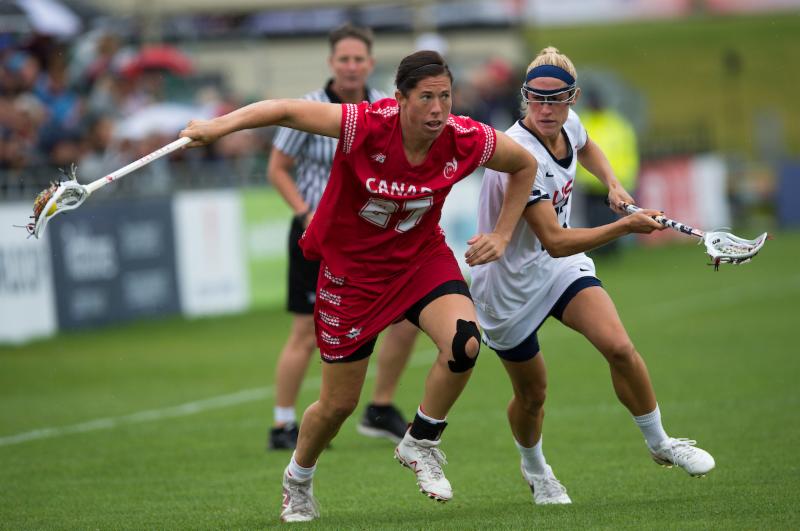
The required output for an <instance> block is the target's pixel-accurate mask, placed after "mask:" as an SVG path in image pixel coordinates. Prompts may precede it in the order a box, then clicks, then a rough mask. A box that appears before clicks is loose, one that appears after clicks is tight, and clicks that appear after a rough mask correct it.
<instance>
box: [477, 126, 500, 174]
mask: <svg viewBox="0 0 800 531" xmlns="http://www.w3.org/2000/svg"><path fill="white" fill-rule="evenodd" d="M481 127H483V132H484V134H485V135H486V142H485V143H484V144H483V154H482V155H481V160H480V162H478V166H483V165H484V164H486V163H487V162H489V159H490V158H492V155H494V150H495V144H496V143H497V138H496V133H495V131H494V128H492V127H490V126H488V125H486V124H484V123H482V124H481Z"/></svg>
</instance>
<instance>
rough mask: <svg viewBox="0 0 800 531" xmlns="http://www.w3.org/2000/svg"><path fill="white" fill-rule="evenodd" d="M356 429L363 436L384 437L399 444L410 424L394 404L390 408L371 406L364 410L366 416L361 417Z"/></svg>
mask: <svg viewBox="0 0 800 531" xmlns="http://www.w3.org/2000/svg"><path fill="white" fill-rule="evenodd" d="M356 429H357V430H358V433H360V434H361V435H366V436H367V437H377V438H381V437H382V438H385V439H389V440H390V441H392V442H393V443H395V444H397V443H399V442H400V441H401V440H402V438H403V436H404V435H405V434H406V431H407V430H408V422H406V420H405V419H404V418H403V415H402V413H400V411H399V410H398V409H397V408H396V407H394V405H392V404H390V405H388V406H376V405H375V404H369V405H368V406H367V409H365V410H364V416H363V417H361V421H360V422H359V423H358V425H357V426H356Z"/></svg>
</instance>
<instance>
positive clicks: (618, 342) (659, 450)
mask: <svg viewBox="0 0 800 531" xmlns="http://www.w3.org/2000/svg"><path fill="white" fill-rule="evenodd" d="M562 321H563V322H564V324H566V325H567V326H569V327H570V328H573V329H575V330H577V331H578V332H580V333H581V334H583V335H584V336H585V337H586V338H587V339H588V340H589V341H590V342H591V343H592V344H593V345H594V346H595V347H596V348H597V350H599V351H600V352H601V353H602V354H603V356H605V358H606V360H607V361H608V364H609V367H610V368H611V381H612V382H613V384H614V390H615V391H616V393H617V397H619V399H620V401H621V402H622V403H623V404H624V405H625V407H627V408H628V411H630V412H631V414H632V415H633V417H634V421H635V422H636V424H637V425H638V426H639V429H641V431H642V434H643V435H644V437H645V440H646V441H647V446H648V448H649V449H650V453H651V455H652V456H653V459H654V460H655V461H656V462H657V463H658V464H661V465H665V466H672V465H678V466H680V467H681V468H683V469H684V470H686V472H688V473H689V474H690V475H692V476H703V475H705V474H706V473H708V472H709V471H711V469H713V468H714V465H715V463H714V458H713V457H711V455H710V454H709V453H708V452H706V451H705V450H702V449H700V448H697V447H696V446H695V444H696V442H695V441H693V440H689V439H676V438H672V437H669V436H668V435H667V433H666V432H665V431H664V428H663V426H662V424H661V411H660V409H659V408H658V403H657V402H656V395H655V391H654V390H653V386H652V384H651V383H650V375H649V374H648V372H647V366H646V365H645V363H644V360H643V359H642V357H641V356H640V355H639V353H638V352H637V351H636V349H635V348H634V346H633V343H632V342H631V340H630V338H629V337H628V333H627V331H626V330H625V327H624V326H623V325H622V321H621V320H620V318H619V314H617V309H616V307H615V306H614V303H613V302H612V301H611V297H609V296H608V293H606V291H605V290H604V289H603V288H601V287H599V286H593V287H590V288H586V289H583V290H581V291H579V292H578V293H577V294H576V295H575V297H574V298H573V299H572V300H571V301H570V303H569V304H568V305H567V307H566V309H565V310H564V314H563V316H562Z"/></svg>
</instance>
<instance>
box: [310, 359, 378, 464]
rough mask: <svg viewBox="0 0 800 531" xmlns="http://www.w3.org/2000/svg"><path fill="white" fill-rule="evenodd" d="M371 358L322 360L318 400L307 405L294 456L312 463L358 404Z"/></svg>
mask: <svg viewBox="0 0 800 531" xmlns="http://www.w3.org/2000/svg"><path fill="white" fill-rule="evenodd" d="M368 363H369V358H368V357H367V358H364V359H361V360H358V361H353V362H344V363H324V362H323V364H322V387H321V388H320V392H319V400H317V401H316V402H314V403H313V404H311V405H310V406H308V408H307V409H306V411H305V413H303V420H302V422H301V423H300V435H299V436H298V438H297V449H296V450H295V452H294V456H295V460H296V461H297V463H298V464H299V465H300V466H303V467H311V466H314V464H315V463H316V462H317V458H318V457H319V455H320V454H321V453H322V451H323V450H324V449H325V448H326V447H327V446H328V443H330V442H331V440H333V438H334V437H335V436H336V434H337V433H338V432H339V428H341V426H342V424H343V423H344V421H345V420H347V417H349V416H350V415H351V414H352V413H353V411H355V409H356V406H357V405H358V399H359V397H360V396H361V388H362V387H363V386H364V379H365V378H366V375H367V364H368Z"/></svg>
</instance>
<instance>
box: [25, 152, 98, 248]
mask: <svg viewBox="0 0 800 531" xmlns="http://www.w3.org/2000/svg"><path fill="white" fill-rule="evenodd" d="M65 175H66V176H67V177H69V179H68V180H66V181H61V182H57V183H55V182H54V183H50V186H48V187H47V188H45V189H44V190H42V191H41V192H39V195H37V196H36V200H35V201H34V202H33V215H32V216H31V219H32V220H33V221H32V222H30V223H28V224H27V225H26V226H25V228H26V229H28V234H30V235H31V236H33V237H35V238H39V237H40V236H41V235H42V234H44V228H45V227H46V226H47V223H48V222H49V221H50V220H51V219H52V218H53V217H55V216H56V215H58V214H61V213H62V212H66V211H67V210H73V209H75V208H78V207H79V206H81V204H82V203H83V202H84V201H86V198H87V197H89V194H90V193H91V192H89V190H88V189H87V188H86V187H85V186H84V185H82V184H79V183H78V181H77V180H76V178H75V166H73V167H72V168H70V172H69V173H65Z"/></svg>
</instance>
